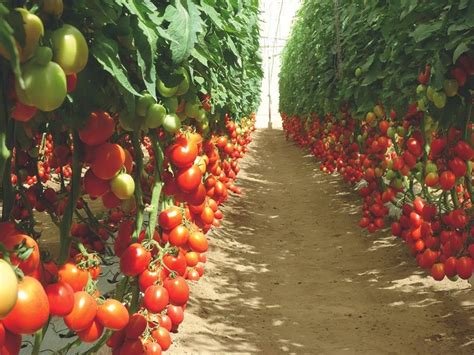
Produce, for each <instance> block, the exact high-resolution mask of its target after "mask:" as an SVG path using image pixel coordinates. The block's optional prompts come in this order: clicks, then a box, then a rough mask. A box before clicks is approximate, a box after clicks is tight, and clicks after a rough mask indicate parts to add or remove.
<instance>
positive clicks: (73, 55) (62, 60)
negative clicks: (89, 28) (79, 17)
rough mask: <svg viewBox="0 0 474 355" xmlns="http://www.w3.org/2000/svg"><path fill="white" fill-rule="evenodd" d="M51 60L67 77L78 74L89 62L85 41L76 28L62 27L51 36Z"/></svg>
mask: <svg viewBox="0 0 474 355" xmlns="http://www.w3.org/2000/svg"><path fill="white" fill-rule="evenodd" d="M51 40H52V42H53V53H54V57H53V60H54V61H55V62H56V63H58V64H59V65H60V66H61V68H63V70H64V72H65V73H66V74H67V75H70V74H75V73H79V72H80V71H81V70H82V69H84V68H85V67H86V65H87V61H88V60H89V47H88V46H87V42H86V39H85V38H84V36H83V35H82V33H81V31H79V30H78V29H77V28H76V27H74V26H71V25H64V26H63V27H61V28H59V29H57V30H56V31H54V32H53V34H52V35H51Z"/></svg>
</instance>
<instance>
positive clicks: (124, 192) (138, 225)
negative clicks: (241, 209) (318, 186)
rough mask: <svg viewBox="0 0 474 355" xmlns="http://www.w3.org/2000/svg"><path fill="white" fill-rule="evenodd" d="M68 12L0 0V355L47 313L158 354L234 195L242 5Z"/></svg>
mask: <svg viewBox="0 0 474 355" xmlns="http://www.w3.org/2000/svg"><path fill="white" fill-rule="evenodd" d="M76 5H77V4H76ZM76 5H73V4H72V3H69V2H66V1H62V0H44V1H37V2H34V1H33V2H31V1H26V0H25V1H16V2H15V6H17V8H13V7H12V6H11V2H2V3H1V4H0V175H1V177H2V178H1V179H0V185H1V186H0V187H1V189H0V191H1V193H0V195H1V201H2V217H1V218H2V221H1V224H0V231H1V233H0V234H1V236H0V280H1V281H2V283H3V284H4V285H6V287H5V288H2V290H1V291H0V319H1V323H0V324H1V327H4V328H5V334H4V335H1V334H0V353H2V354H3V353H4V352H5V353H15V354H16V353H18V351H19V349H20V344H21V334H31V333H35V335H34V338H33V342H32V343H31V342H28V343H26V342H25V344H24V347H25V350H24V351H30V352H31V353H32V354H35V355H36V354H38V353H40V351H43V350H46V349H42V346H44V344H43V340H44V339H45V338H46V337H47V336H48V337H49V336H50V335H52V332H53V330H52V328H54V327H49V326H48V322H49V321H50V320H51V318H53V317H52V316H55V317H60V318H63V319H62V320H60V321H61V322H62V321H64V323H65V324H66V326H67V327H68V331H69V333H68V337H69V336H70V337H74V340H72V341H73V342H74V343H75V344H79V343H87V344H88V343H94V344H91V345H87V349H86V345H84V344H83V345H82V347H81V350H80V351H83V350H84V352H91V353H93V352H96V351H97V350H98V349H99V348H100V347H101V346H102V345H103V344H107V345H109V346H110V347H111V348H112V349H113V352H114V353H123V354H129V353H153V354H155V353H161V351H166V350H167V349H168V348H169V346H170V344H171V334H170V333H169V332H170V331H173V332H174V331H177V329H178V326H179V324H180V323H181V322H182V321H183V317H184V313H183V312H184V309H185V305H186V303H187V301H188V299H189V297H190V295H189V287H188V285H187V282H188V281H196V280H198V279H199V278H200V277H201V276H202V275H203V273H204V265H205V261H206V258H205V256H204V255H202V253H204V252H205V251H206V250H207V249H208V241H207V236H206V234H207V233H208V232H209V231H210V230H212V229H213V228H216V227H217V226H219V225H220V220H221V219H222V217H223V213H222V212H221V210H220V209H219V208H220V205H221V204H222V203H224V202H225V201H226V200H227V199H228V198H229V197H230V196H232V194H234V193H235V194H238V193H240V189H239V188H238V187H237V186H236V185H235V184H236V179H237V174H238V172H239V170H240V168H239V160H240V159H241V158H242V157H243V156H244V154H245V153H246V152H247V151H248V145H249V144H250V142H251V140H252V139H251V134H252V132H253V131H254V130H255V119H256V118H255V114H253V113H252V112H254V111H255V109H256V108H257V105H258V103H259V94H260V81H261V79H262V70H261V59H260V56H259V54H258V51H259V26H258V21H257V16H258V12H257V11H258V10H257V9H258V2H257V1H255V0H243V1H239V2H235V1H233V0H217V1H214V2H212V5H211V3H209V2H207V1H205V2H203V1H200V0H187V1H184V0H176V1H173V2H168V3H163V2H160V1H155V0H151V1H146V2H134V4H133V5H131V3H130V2H120V1H116V0H104V1H102V2H101V3H100V5H99V4H96V3H93V2H88V4H87V5H84V6H76ZM183 26H184V27H183ZM451 86H452V85H451ZM450 88H451V87H450ZM222 141H225V144H224V145H218V144H217V143H218V142H222ZM458 170H459V169H458ZM211 182H212V184H211ZM46 215H47V216H49V217H48V218H49V219H50V221H51V222H50V223H51V226H53V225H54V226H55V227H57V233H54V232H53V233H49V232H48V231H51V230H54V227H52V228H49V227H50V225H46V224H47V223H44V222H43V219H42V218H44V216H46ZM39 219H41V221H42V222H41V223H38V220H39ZM54 237H56V239H54ZM188 254H189V255H188ZM105 265H106V266H107V268H106V269H105V270H104V266H105ZM13 267H14V268H15V269H14V268H13ZM110 270H111V271H110ZM103 271H105V272H103ZM111 272H112V273H113V275H111ZM104 284H107V286H108V287H107V289H105V287H104V286H103V285H104ZM18 285H19V286H18ZM32 289H34V290H35V291H34V292H33V293H34V294H35V295H36V296H37V297H35V298H33V297H31V293H32V292H30V291H29V290H32ZM25 295H27V296H28V297H26V296H25ZM27 312H30V313H31V314H33V316H31V315H30V316H28V315H27ZM168 313H169V315H168ZM55 321H56V320H55ZM2 329H3V328H2ZM43 331H46V333H47V334H44V333H43ZM15 332H16V333H19V334H18V335H17V334H16V333H15ZM112 333H113V335H112ZM66 341H67V338H64V339H62V342H64V344H61V345H63V348H62V349H48V350H50V351H52V352H67V351H68V350H70V348H68V346H70V344H66Z"/></svg>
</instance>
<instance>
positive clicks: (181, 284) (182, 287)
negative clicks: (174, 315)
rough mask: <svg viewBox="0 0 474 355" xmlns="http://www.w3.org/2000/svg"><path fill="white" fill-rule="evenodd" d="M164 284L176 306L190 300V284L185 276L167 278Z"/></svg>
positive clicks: (171, 301)
mask: <svg viewBox="0 0 474 355" xmlns="http://www.w3.org/2000/svg"><path fill="white" fill-rule="evenodd" d="M163 286H164V287H165V288H166V290H168V294H169V298H170V303H172V304H174V305H175V306H182V305H184V304H186V302H188V300H189V286H188V283H187V282H186V280H185V279H184V278H183V277H181V276H177V277H175V278H167V279H165V281H164V282H163Z"/></svg>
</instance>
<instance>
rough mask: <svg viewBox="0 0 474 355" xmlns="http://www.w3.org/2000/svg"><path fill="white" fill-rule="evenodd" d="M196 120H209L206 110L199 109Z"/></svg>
mask: <svg viewBox="0 0 474 355" xmlns="http://www.w3.org/2000/svg"><path fill="white" fill-rule="evenodd" d="M195 119H196V121H198V122H206V121H207V122H208V121H209V120H208V119H207V112H206V111H205V110H203V109H199V112H198V114H197V116H196V117H195Z"/></svg>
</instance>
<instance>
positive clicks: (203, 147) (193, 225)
mask: <svg viewBox="0 0 474 355" xmlns="http://www.w3.org/2000/svg"><path fill="white" fill-rule="evenodd" d="M254 122H255V116H252V117H251V118H250V119H244V120H242V122H241V124H240V125H238V124H236V123H235V122H233V121H231V120H230V119H229V117H227V118H226V121H225V130H224V131H223V133H221V134H215V135H212V136H210V137H209V138H207V139H204V138H203V136H202V135H201V134H200V133H197V132H195V131H193V130H191V129H190V128H189V129H183V130H181V131H179V133H177V134H176V135H171V136H169V135H166V134H165V133H164V130H163V128H161V129H159V130H157V132H156V133H157V136H156V137H157V140H154V139H149V138H148V137H144V139H143V141H142V143H141V144H140V149H141V151H142V153H145V152H146V153H145V155H147V156H148V158H146V159H144V162H145V164H144V166H143V169H144V170H145V171H147V172H149V173H150V175H148V176H147V175H144V176H143V177H142V179H141V181H140V182H137V184H138V187H139V190H140V191H141V193H142V194H143V196H144V200H145V201H147V202H148V204H149V205H148V207H147V208H145V212H144V213H149V218H151V219H152V218H153V215H154V216H155V218H156V220H155V221H154V222H153V221H152V220H151V219H149V220H148V222H146V223H143V220H142V225H139V223H140V221H139V220H138V219H137V217H138V216H137V209H138V206H137V205H136V203H135V200H134V197H133V196H134V193H135V189H134V188H133V189H131V190H132V191H131V193H130V194H129V195H127V198H129V199H133V200H134V201H133V202H129V203H126V199H125V198H123V197H124V190H125V191H127V190H129V187H127V186H125V187H122V189H117V188H116V185H115V183H114V181H115V179H117V178H118V177H120V176H122V175H128V176H130V179H131V182H132V183H133V184H134V183H135V180H134V179H133V177H132V176H131V175H129V174H135V173H136V171H137V168H138V166H137V163H136V159H137V155H136V151H134V147H133V144H131V137H130V136H129V135H127V134H125V135H121V136H120V138H118V137H115V138H114V134H115V132H116V131H115V130H116V123H117V119H115V118H113V117H111V116H110V115H109V114H107V113H105V112H94V113H92V114H91V116H90V117H89V120H88V121H87V123H86V125H85V127H84V128H82V129H81V130H80V131H79V133H78V135H79V139H80V141H82V145H81V152H80V153H81V154H80V161H81V165H82V166H83V169H84V170H83V174H82V178H81V180H82V194H81V195H82V196H83V197H81V198H80V199H79V200H78V204H77V206H76V208H77V209H78V211H81V210H82V211H84V212H85V213H86V216H87V217H86V216H81V213H79V212H78V216H80V218H79V220H78V221H77V222H75V223H73V224H72V226H71V230H70V235H71V236H72V237H74V238H75V240H76V242H74V243H73V245H72V246H71V248H70V249H69V258H68V259H67V260H66V262H65V263H62V264H58V263H56V262H55V261H54V260H51V258H49V257H47V256H46V255H41V253H40V249H39V245H38V243H37V242H36V240H35V238H33V237H31V236H29V235H26V234H24V233H23V232H21V231H20V229H19V228H22V224H21V223H12V222H5V223H3V224H1V225H0V227H1V233H0V234H1V236H0V253H1V254H0V255H2V256H3V257H4V259H5V260H3V259H0V277H1V280H2V283H3V284H4V285H5V287H3V288H2V291H1V292H0V296H1V297H0V350H1V351H2V353H3V352H7V351H9V352H8V353H11V354H15V353H18V351H19V348H20V345H21V336H22V335H25V334H33V333H36V332H38V331H39V330H40V329H42V328H43V327H44V326H45V325H46V324H47V322H49V318H50V317H51V316H54V317H60V318H63V319H64V324H65V325H66V326H67V328H69V330H70V331H71V332H74V334H76V335H77V336H78V338H79V339H80V340H81V341H82V342H84V343H93V342H96V341H97V340H98V339H99V338H100V337H101V336H103V335H104V334H105V333H104V331H105V330H106V329H109V330H112V331H113V334H112V336H111V337H110V338H107V345H108V346H110V347H111V348H112V349H113V350H114V352H115V353H121V354H130V353H134V354H135V353H137V354H138V353H143V354H158V353H161V351H162V350H163V351H164V350H167V349H168V348H169V346H170V345H171V342H172V339H171V335H170V332H177V331H178V327H179V324H180V323H181V322H182V321H183V319H184V310H185V308H186V303H187V302H188V300H189V293H190V289H189V286H188V282H189V281H197V280H199V279H200V278H201V277H202V275H203V274H204V265H205V263H206V260H207V258H206V255H205V253H206V252H207V250H208V247H209V245H208V240H207V237H206V233H207V232H209V231H210V230H211V229H212V228H213V227H218V226H220V221H221V220H222V218H223V213H222V211H221V209H220V206H221V205H222V204H223V203H224V202H225V201H226V200H227V198H228V197H229V192H234V193H240V189H239V188H238V187H237V186H235V185H234V183H235V180H236V177H237V174H238V172H239V170H240V169H239V163H238V160H239V159H240V158H242V157H243V156H244V154H245V153H246V152H247V151H248V147H247V146H248V144H249V143H250V142H251V137H250V134H251V132H252V131H253V130H254V129H255V128H254ZM112 142H115V143H112ZM64 147H65V149H64V151H65V153H56V152H57V151H58V149H55V148H54V149H53V147H52V146H51V147H50V148H49V152H48V153H46V157H47V159H46V161H49V162H50V163H49V164H50V166H51V165H52V166H54V165H56V163H52V161H53V160H60V162H59V163H58V164H57V165H58V166H64V165H68V166H70V165H71V164H73V162H72V160H73V158H74V156H76V153H74V151H75V150H77V149H79V148H78V147H76V146H67V145H66V146H64ZM161 147H166V149H161ZM160 152H161V153H160ZM61 172H62V176H61V179H65V180H66V181H70V180H71V179H72V178H73V177H71V176H64V170H61ZM155 173H156V174H158V178H157V175H155ZM52 175H53V176H55V175H56V172H55V171H54V172H52ZM154 176H155V177H154ZM25 186H26V187H25V193H26V195H27V198H26V203H19V204H18V206H21V210H28V211H30V212H31V211H33V210H36V211H41V209H40V208H39V207H40V206H41V204H43V205H44V206H45V208H44V209H43V211H44V210H47V212H48V213H50V214H51V215H52V216H57V217H58V218H59V217H60V216H62V215H63V214H64V213H65V211H64V209H63V210H62V211H60V212H58V210H57V205H58V203H61V204H62V205H63V206H65V205H66V204H67V201H68V199H70V198H71V197H70V196H69V195H68V194H61V193H57V192H56V190H55V189H53V188H51V187H48V188H45V187H44V186H43V185H41V184H37V183H34V184H33V185H31V186H28V185H25ZM133 186H135V185H133ZM68 187H69V191H70V193H72V192H73V191H72V190H71V185H70V184H69V185H68ZM157 191H158V198H159V200H160V201H161V202H160V209H159V210H158V209H157V210H155V213H154V214H153V212H152V211H150V209H152V208H153V207H152V206H157V205H156V204H155V203H154V201H152V200H153V199H154V198H156V196H155V197H154V196H153V195H156V194H157ZM160 191H161V193H160ZM111 194H113V195H112V196H111V197H107V196H108V195H109V196H110V195H111ZM48 196H49V197H48ZM87 196H89V198H86V197H87ZM147 196H148V197H147ZM98 198H100V199H101V204H102V205H103V206H104V208H106V209H107V211H108V212H107V213H106V214H105V215H103V217H102V218H100V217H98V216H96V215H95V214H94V213H93V212H92V210H91V209H90V207H89V206H88V205H89V204H90V203H95V202H94V200H97V199H98ZM54 206H56V207H54ZM26 207H28V208H26ZM22 218H23V216H19V218H18V220H19V221H20V222H21V220H22ZM150 228H151V229H150ZM104 261H107V263H108V264H110V263H112V264H113V263H114V262H117V263H118V267H117V270H116V272H117V274H116V277H117V278H118V279H120V280H119V281H118V286H117V287H116V289H115V291H114V293H112V294H110V293H106V294H102V293H101V291H100V290H99V288H98V286H97V282H96V281H97V280H98V278H99V277H100V275H101V272H102V264H103V263H104ZM13 268H15V269H16V273H17V274H18V275H19V276H18V277H19V280H18V281H17V276H16V275H15V271H14V269H13ZM118 269H119V270H118ZM121 275H123V276H121ZM31 309H35V312H34V314H32V313H31Z"/></svg>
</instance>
